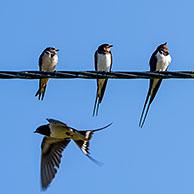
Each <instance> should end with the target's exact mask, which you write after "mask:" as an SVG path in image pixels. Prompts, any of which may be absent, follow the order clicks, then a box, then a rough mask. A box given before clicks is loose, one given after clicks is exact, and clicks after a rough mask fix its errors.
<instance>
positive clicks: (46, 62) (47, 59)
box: [42, 54, 58, 71]
mask: <svg viewBox="0 0 194 194" xmlns="http://www.w3.org/2000/svg"><path fill="white" fill-rule="evenodd" d="M57 62H58V56H57V55H54V56H50V55H47V54H46V55H43V57H42V71H54V70H55V66H56V65H57Z"/></svg>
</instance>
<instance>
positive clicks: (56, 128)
mask: <svg viewBox="0 0 194 194" xmlns="http://www.w3.org/2000/svg"><path fill="white" fill-rule="evenodd" d="M47 121H48V122H49V123H48V124H47V125H42V126H40V127H38V128H37V129H36V130H35V131H34V133H39V134H42V135H44V138H43V141H42V144H41V150H42V154H41V187H42V189H43V190H46V189H47V187H48V186H49V184H50V183H51V182H52V180H53V179H54V177H55V174H56V173H57V170H58V168H59V165H60V162H61V157H62V152H63V150H64V149H65V147H66V146H67V145H68V143H69V142H70V141H71V140H73V141H74V142H75V143H76V145H77V146H78V147H79V148H80V149H81V151H82V152H83V153H84V154H85V155H86V156H87V157H88V158H89V159H91V160H92V161H93V162H95V163H97V164H98V163H99V162H98V161H97V160H95V159H94V158H92V157H91V156H90V152H89V142H90V139H91V138H92V135H93V133H94V132H96V131H100V130H102V129H105V128H107V127H109V126H110V125H111V124H112V123H111V124H109V125H107V126H105V127H102V128H99V129H94V130H85V131H82V130H77V129H74V128H72V127H69V126H67V125H66V124H65V123H63V122H61V121H58V120H54V119H47Z"/></svg>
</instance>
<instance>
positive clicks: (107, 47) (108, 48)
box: [98, 44, 113, 53]
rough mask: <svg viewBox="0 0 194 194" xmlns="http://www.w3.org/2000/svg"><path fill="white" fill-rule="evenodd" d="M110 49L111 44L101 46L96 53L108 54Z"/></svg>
mask: <svg viewBox="0 0 194 194" xmlns="http://www.w3.org/2000/svg"><path fill="white" fill-rule="evenodd" d="M111 47H113V45H111V44H102V45H100V46H99V47H98V51H99V52H105V53H109V52H110V50H111Z"/></svg>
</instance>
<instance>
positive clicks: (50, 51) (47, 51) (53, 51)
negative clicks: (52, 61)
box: [44, 47, 59, 55]
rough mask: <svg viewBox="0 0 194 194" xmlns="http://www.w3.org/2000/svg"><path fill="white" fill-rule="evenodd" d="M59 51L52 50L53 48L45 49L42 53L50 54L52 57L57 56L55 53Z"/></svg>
mask: <svg viewBox="0 0 194 194" xmlns="http://www.w3.org/2000/svg"><path fill="white" fill-rule="evenodd" d="M58 51H59V49H57V48H54V47H47V48H46V49H45V50H44V52H45V53H51V54H53V55H57V52H58Z"/></svg>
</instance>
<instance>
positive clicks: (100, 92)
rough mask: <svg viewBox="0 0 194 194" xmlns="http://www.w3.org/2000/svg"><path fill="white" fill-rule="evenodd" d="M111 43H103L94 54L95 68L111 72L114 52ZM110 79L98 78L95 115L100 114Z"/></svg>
mask: <svg viewBox="0 0 194 194" xmlns="http://www.w3.org/2000/svg"><path fill="white" fill-rule="evenodd" d="M112 46H113V45H110V44H102V45H100V46H99V47H98V49H97V50H96V52H95V55H94V60H95V61H94V62H95V70H96V71H105V72H110V71H111V69H112V53H111V47H112ZM107 81H108V79H97V92H96V100H95V104H94V109H93V116H94V115H96V116H97V115H98V108H99V104H100V103H101V102H102V99H103V96H104V92H105V89H106V84H107Z"/></svg>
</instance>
